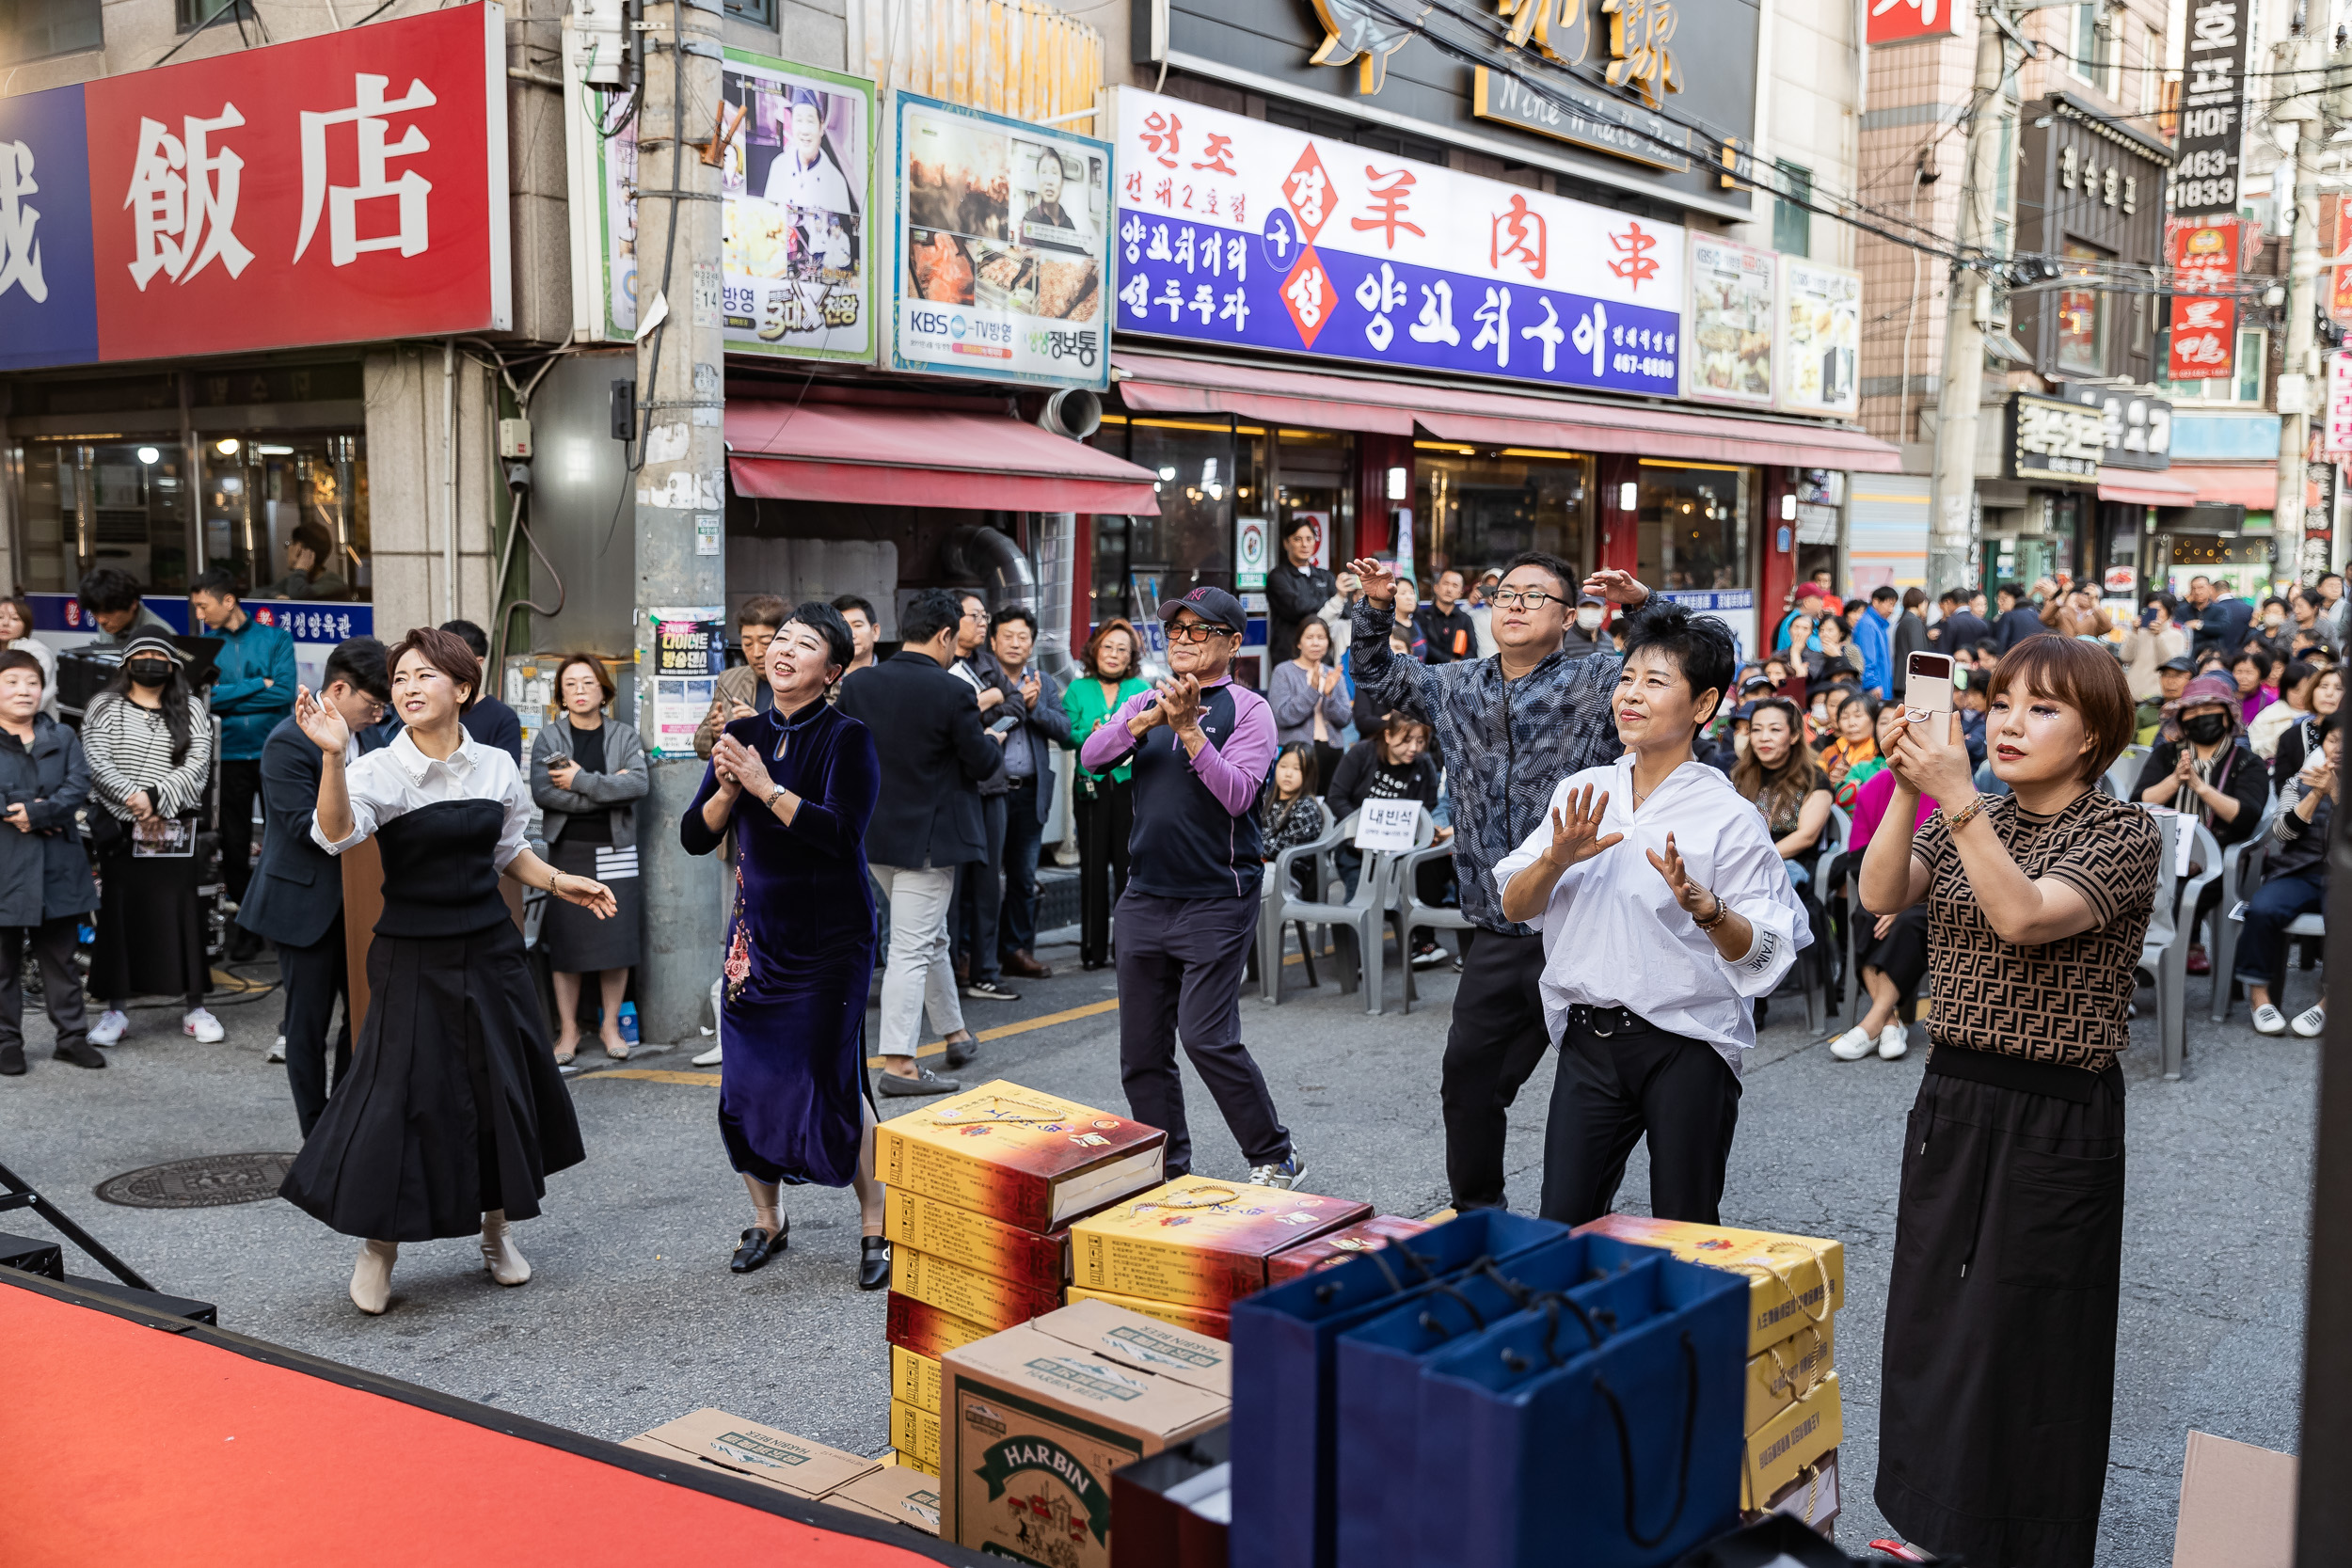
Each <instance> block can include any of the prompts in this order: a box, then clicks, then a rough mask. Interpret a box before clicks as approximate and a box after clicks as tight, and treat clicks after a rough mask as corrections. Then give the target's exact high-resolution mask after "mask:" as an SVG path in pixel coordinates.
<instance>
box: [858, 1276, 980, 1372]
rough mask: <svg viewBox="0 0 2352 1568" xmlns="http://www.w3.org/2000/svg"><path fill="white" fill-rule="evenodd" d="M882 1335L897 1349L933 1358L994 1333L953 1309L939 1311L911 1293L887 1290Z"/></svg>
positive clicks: (934, 1359)
mask: <svg viewBox="0 0 2352 1568" xmlns="http://www.w3.org/2000/svg"><path fill="white" fill-rule="evenodd" d="M882 1321H883V1324H884V1327H883V1330H882V1337H883V1338H886V1339H888V1340H889V1341H890V1342H891V1343H892V1344H893V1345H896V1346H897V1347H898V1349H900V1350H911V1351H913V1352H914V1354H917V1355H927V1356H929V1357H930V1358H931V1359H932V1360H933V1361H936V1360H938V1359H939V1358H940V1357H941V1356H943V1355H945V1354H947V1353H948V1352H949V1351H951V1350H954V1349H955V1348H956V1347H957V1346H959V1345H968V1344H970V1343H972V1341H973V1340H975V1339H985V1338H988V1337H989V1335H990V1333H991V1332H993V1331H992V1330H990V1329H989V1328H987V1327H986V1326H985V1325H983V1324H980V1323H974V1322H972V1321H971V1320H970V1319H968V1318H959V1317H957V1316H956V1315H955V1314H954V1313H952V1312H942V1311H941V1310H940V1309H939V1308H938V1307H933V1306H931V1305H930V1303H929V1302H923V1301H916V1300H915V1299H914V1297H913V1296H906V1295H900V1294H899V1293H898V1291H891V1292H890V1301H889V1305H888V1307H887V1308H886V1309H885V1312H884V1314H883V1320H882Z"/></svg>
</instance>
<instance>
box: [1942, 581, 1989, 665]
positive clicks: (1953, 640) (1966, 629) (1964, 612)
mask: <svg viewBox="0 0 2352 1568" xmlns="http://www.w3.org/2000/svg"><path fill="white" fill-rule="evenodd" d="M1935 602H1936V603H1937V604H1938V605H1939V606H1941V607H1942V608H1943V611H1944V618H1943V619H1942V620H1940V621H1938V622H1936V623H1935V625H1933V626H1930V627H1929V628H1928V641H1930V642H1931V643H1933V644H1934V647H1935V651H1936V652H1937V653H1939V654H1945V655H1948V656H1950V657H1955V658H1956V657H1959V656H1960V650H1961V649H1963V648H1973V647H1975V646H1976V645H1977V644H1978V643H1979V642H1982V641H1986V640H1987V639H1988V638H1990V637H1991V636H1992V635H1993V628H1992V627H1990V626H1986V625H1985V624H1984V617H1983V616H1981V615H1979V614H1978V613H1976V611H1974V610H1970V609H1969V608H1968V599H1967V596H1966V595H1965V594H1961V593H1960V592H1958V591H1957V590H1955V589H1949V588H1947V589H1946V590H1945V591H1944V592H1943V594H1941V595H1940V596H1939V597H1938V598H1937V599H1936V601H1935Z"/></svg>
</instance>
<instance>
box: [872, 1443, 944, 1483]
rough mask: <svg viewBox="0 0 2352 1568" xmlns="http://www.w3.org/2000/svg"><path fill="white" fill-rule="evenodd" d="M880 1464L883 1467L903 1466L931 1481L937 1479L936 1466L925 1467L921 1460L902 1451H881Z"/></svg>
mask: <svg viewBox="0 0 2352 1568" xmlns="http://www.w3.org/2000/svg"><path fill="white" fill-rule="evenodd" d="M882 1463H883V1464H884V1465H903V1466H905V1467H906V1468H907V1469H910V1470H920V1471H922V1472H923V1473H924V1474H925V1475H927V1476H929V1477H930V1478H931V1479H932V1480H933V1481H937V1480H938V1479H939V1466H938V1465H926V1464H924V1463H923V1462H922V1461H921V1460H919V1459H916V1458H915V1457H914V1455H913V1454H911V1453H908V1452H907V1451H905V1450H904V1449H882Z"/></svg>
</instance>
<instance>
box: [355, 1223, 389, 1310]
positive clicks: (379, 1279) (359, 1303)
mask: <svg viewBox="0 0 2352 1568" xmlns="http://www.w3.org/2000/svg"><path fill="white" fill-rule="evenodd" d="M399 1257H400V1243H398V1242H364V1243H360V1247H359V1261H358V1263H356V1264H354V1265H353V1266H352V1270H351V1305H352V1306H354V1307H358V1309H359V1310H360V1311H362V1312H365V1313H366V1314H367V1315H368V1316H369V1317H371V1318H376V1317H381V1316H383V1314H384V1308H386V1307H389V1306H390V1305H391V1304H392V1264H393V1263H394V1262H395V1261H396V1260H397V1259H399Z"/></svg>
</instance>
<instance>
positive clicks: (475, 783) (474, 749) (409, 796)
mask: <svg viewBox="0 0 2352 1568" xmlns="http://www.w3.org/2000/svg"><path fill="white" fill-rule="evenodd" d="M343 786H344V788H345V790H346V791H347V792H348V793H349V794H350V796H351V832H350V834H349V835H348V836H346V837H344V838H342V839H330V838H328V837H327V836H326V833H325V832H322V831H321V829H320V828H319V824H318V817H317V816H315V815H314V816H312V817H311V818H310V839H311V842H312V843H314V844H316V845H317V846H318V847H320V848H322V849H324V850H326V852H327V853H328V854H330V855H340V854H342V852H343V851H344V850H346V849H348V848H350V847H352V846H353V845H355V844H357V843H358V842H359V841H360V840H361V839H363V838H368V837H371V836H373V834H374V832H375V830H376V829H378V828H380V827H382V826H383V825H384V824H385V823H387V822H389V821H390V820H391V819H392V818H393V817H395V816H402V815H404V814H405V813H408V812H412V811H415V810H416V809H417V808H418V807H420V806H430V805H437V804H438V803H440V802H442V801H444V800H496V801H498V802H499V803H500V804H501V805H502V806H504V807H505V808H506V821H505V823H504V824H503V825H502V826H501V828H500V830H499V847H498V853H497V854H496V855H495V856H494V857H492V863H494V864H495V865H496V866H497V867H498V869H499V870H501V871H504V870H505V869H506V866H507V863H509V862H510V861H512V860H513V859H514V858H515V857H516V855H519V854H521V853H522V851H523V832H524V830H525V829H527V828H529V827H530V826H531V792H530V790H529V789H527V788H525V787H524V785H523V779H522V774H521V772H520V771H519V770H518V769H517V768H516V766H515V759H514V758H513V757H510V756H508V755H507V754H506V752H503V751H502V750H501V749H500V748H498V747H496V746H485V745H484V744H482V742H480V741H479V740H476V739H474V738H473V737H472V736H467V737H466V738H465V740H464V741H463V742H462V743H461V744H460V745H459V746H458V748H457V750H455V751H454V752H451V753H450V754H449V760H448V761H447V762H437V761H435V760H434V759H433V758H431V757H429V756H426V755H425V754H424V753H423V752H420V751H418V750H417V743H416V742H415V741H413V740H411V739H409V738H408V732H407V731H406V730H405V729H404V730H402V731H401V732H400V734H399V735H397V736H394V737H393V739H392V743H391V744H390V745H389V746H385V747H381V748H379V749H378V750H376V751H373V752H369V753H368V754H367V755H365V756H363V757H360V758H359V759H358V760H357V761H355V762H351V763H349V764H348V765H347V766H346V767H345V768H344V769H343Z"/></svg>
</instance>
